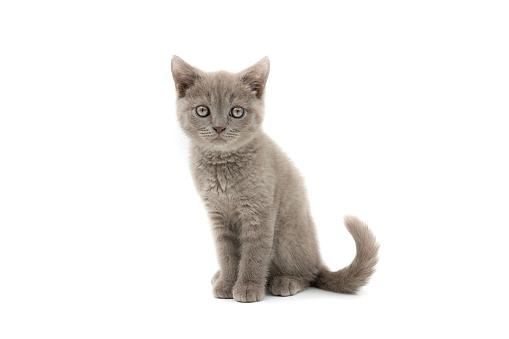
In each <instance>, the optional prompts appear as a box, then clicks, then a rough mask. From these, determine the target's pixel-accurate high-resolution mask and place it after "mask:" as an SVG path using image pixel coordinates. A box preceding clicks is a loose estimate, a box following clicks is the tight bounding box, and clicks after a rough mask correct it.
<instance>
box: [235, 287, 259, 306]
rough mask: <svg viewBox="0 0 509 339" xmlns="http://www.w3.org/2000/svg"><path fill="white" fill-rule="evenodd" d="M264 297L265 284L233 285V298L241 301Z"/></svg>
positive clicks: (253, 300) (249, 301) (256, 299)
mask: <svg viewBox="0 0 509 339" xmlns="http://www.w3.org/2000/svg"><path fill="white" fill-rule="evenodd" d="M263 297H265V284H254V283H245V284H241V283H237V284H235V286H234V287H233V299H235V300H236V301H240V302H243V303H251V302H255V301H260V300H262V299H263Z"/></svg>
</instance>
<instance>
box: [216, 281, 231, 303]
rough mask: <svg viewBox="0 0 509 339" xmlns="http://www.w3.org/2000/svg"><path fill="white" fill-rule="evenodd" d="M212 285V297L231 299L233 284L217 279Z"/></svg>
mask: <svg viewBox="0 0 509 339" xmlns="http://www.w3.org/2000/svg"><path fill="white" fill-rule="evenodd" d="M213 284H214V286H213V287H212V293H213V294H214V297H216V298H219V299H232V298H233V283H230V282H227V281H225V280H221V279H219V278H217V279H216V280H215V281H214V283H213Z"/></svg>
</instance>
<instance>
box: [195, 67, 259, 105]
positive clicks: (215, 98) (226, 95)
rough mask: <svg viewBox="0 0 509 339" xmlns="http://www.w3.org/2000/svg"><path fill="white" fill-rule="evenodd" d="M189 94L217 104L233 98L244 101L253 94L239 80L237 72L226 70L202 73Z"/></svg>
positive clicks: (227, 101)
mask: <svg viewBox="0 0 509 339" xmlns="http://www.w3.org/2000/svg"><path fill="white" fill-rule="evenodd" d="M189 94H190V96H192V97H194V98H196V99H201V100H206V101H207V102H210V103H214V104H215V105H219V106H222V105H223V104H227V103H231V102H232V101H234V100H241V101H243V102H245V101H246V100H249V98H250V97H252V96H253V94H252V91H251V90H250V89H249V87H248V86H246V85H245V84H244V83H243V82H242V81H241V79H240V76H239V74H237V73H230V72H226V71H217V72H210V73H205V74H202V75H201V77H200V80H199V81H197V83H196V85H195V86H194V88H193V89H192V90H191V91H190V93H189Z"/></svg>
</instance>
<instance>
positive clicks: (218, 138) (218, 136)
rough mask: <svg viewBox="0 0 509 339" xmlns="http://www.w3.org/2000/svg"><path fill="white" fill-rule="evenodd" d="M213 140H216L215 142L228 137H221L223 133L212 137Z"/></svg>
mask: <svg viewBox="0 0 509 339" xmlns="http://www.w3.org/2000/svg"><path fill="white" fill-rule="evenodd" d="M212 141H215V142H225V141H226V139H224V138H223V137H221V134H218V135H217V136H216V137H215V138H212Z"/></svg>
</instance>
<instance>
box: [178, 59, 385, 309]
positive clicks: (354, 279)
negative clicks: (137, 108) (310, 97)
mask: <svg viewBox="0 0 509 339" xmlns="http://www.w3.org/2000/svg"><path fill="white" fill-rule="evenodd" d="M171 66H172V74H173V78H174V80H175V87H176V90H177V115H178V120H179V122H180V125H181V127H182V129H183V130H184V132H185V133H186V134H187V136H188V137H189V138H190V140H191V170H192V175H193V179H194V181H195V184H196V188H197V190H198V193H199V194H200V196H201V198H202V200H203V202H204V204H205V207H206V208H207V211H208V214H209V217H210V221H211V224H212V231H213V232H212V233H213V235H214V239H215V244H216V250H217V257H218V261H219V265H220V270H219V271H218V272H217V273H216V274H215V275H214V276H213V278H212V284H213V293H214V296H215V297H217V298H230V299H231V298H233V299H235V300H237V301H241V302H253V301H260V300H261V299H262V298H263V297H264V296H265V288H266V286H267V285H268V288H269V290H270V292H271V293H272V294H274V295H280V296H289V295H294V294H295V293H297V292H300V291H302V290H304V289H306V288H307V287H308V286H310V285H313V286H316V287H318V288H321V289H324V290H328V291H333V292H340V293H355V292H356V291H357V290H358V289H359V288H360V287H361V286H364V285H365V284H366V283H367V281H368V279H369V277H370V276H371V275H372V274H373V272H374V267H375V265H376V263H377V260H378V259H377V253H378V244H377V243H376V240H375V237H374V236H373V234H372V233H371V231H370V230H369V229H368V227H367V225H366V224H364V223H363V222H362V221H360V220H359V219H358V218H356V217H351V216H349V217H346V218H345V224H346V227H347V229H348V231H349V232H350V233H351V234H352V236H353V238H354V240H355V243H356V246H357V255H356V257H355V259H354V260H353V262H352V263H351V264H350V265H349V266H348V267H345V268H343V269H342V270H339V271H337V272H330V271H329V270H328V269H327V268H326V267H325V265H324V264H323V263H322V260H321V258H320V254H319V251H318V244H317V239H316V233H315V225H314V223H313V220H312V218H311V214H310V212H309V204H308V200H307V197H306V191H305V188H304V185H303V179H302V178H301V176H300V174H299V173H298V171H297V169H296V168H295V167H294V165H293V164H292V162H291V161H290V160H289V159H288V157H287V156H286V154H285V153H284V152H283V151H282V150H281V149H280V148H279V147H278V146H277V145H276V144H275V143H274V141H272V140H271V139H270V138H269V137H268V136H267V135H266V134H265V133H264V132H263V131H262V128H261V124H262V121H263V117H264V101H263V95H264V91H265V84H266V81H267V77H268V74H269V59H268V58H267V57H265V58H263V59H261V60H260V61H259V62H258V63H256V64H255V65H253V66H252V67H250V68H248V69H246V70H244V71H242V72H240V73H229V72H224V71H219V72H212V73H207V72H203V71H201V70H199V69H197V68H195V67H192V66H190V65H189V64H187V63H186V62H184V61H183V60H182V59H180V58H179V57H177V56H174V57H173V59H172V63H171ZM200 105H204V106H207V107H208V108H209V109H210V115H209V116H207V117H200V116H198V115H197V114H196V112H195V108H196V107H197V106H200ZM234 106H240V107H242V108H243V109H244V112H245V113H244V116H242V117H241V118H234V117H232V116H230V114H229V112H230V110H231V108H232V107H234ZM216 126H220V127H225V129H224V130H223V131H222V132H221V133H218V132H217V131H216V129H214V128H213V127H216ZM216 128H217V127H216Z"/></svg>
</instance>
